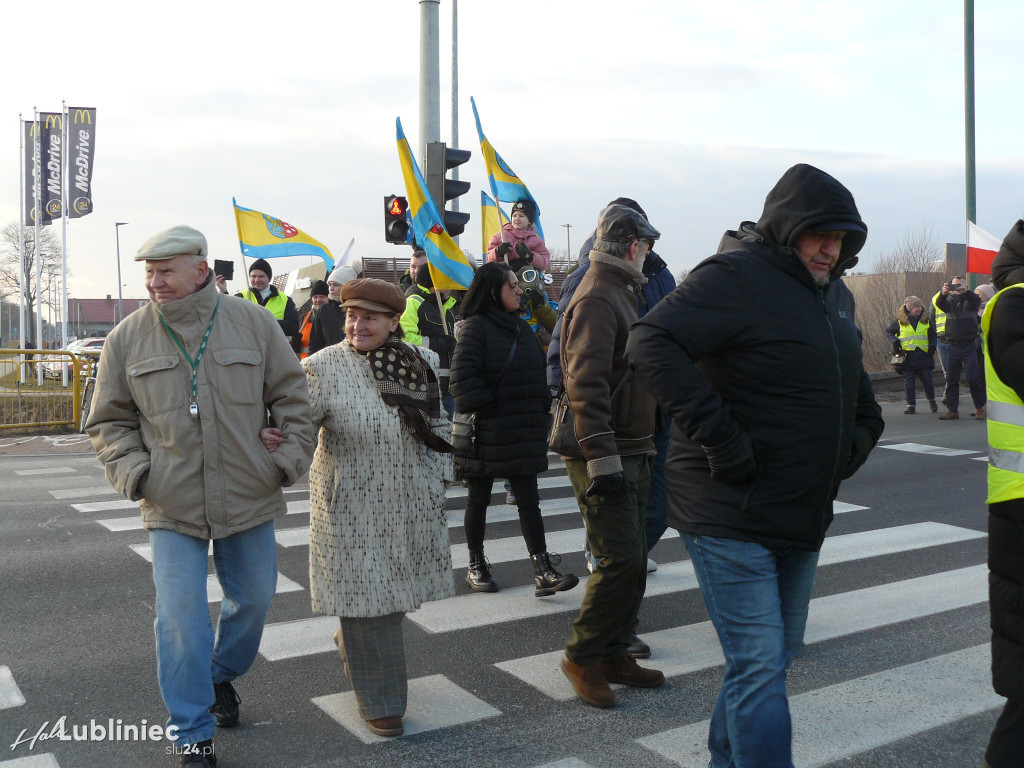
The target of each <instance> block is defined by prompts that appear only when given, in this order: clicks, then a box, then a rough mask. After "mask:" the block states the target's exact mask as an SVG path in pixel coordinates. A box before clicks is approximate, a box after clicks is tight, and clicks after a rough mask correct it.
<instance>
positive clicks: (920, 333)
mask: <svg viewBox="0 0 1024 768" xmlns="http://www.w3.org/2000/svg"><path fill="white" fill-rule="evenodd" d="M900 346H901V347H903V349H904V350H905V351H907V352H909V351H910V350H912V349H920V350H921V351H922V352H927V351H928V321H927V320H924V319H921V320H918V322H917V328H914V327H913V326H912V325H904V324H903V323H900Z"/></svg>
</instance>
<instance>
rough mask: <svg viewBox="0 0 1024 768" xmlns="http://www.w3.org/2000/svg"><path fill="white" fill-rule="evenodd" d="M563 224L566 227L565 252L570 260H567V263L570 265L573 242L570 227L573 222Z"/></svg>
mask: <svg viewBox="0 0 1024 768" xmlns="http://www.w3.org/2000/svg"><path fill="white" fill-rule="evenodd" d="M562 226H563V227H565V253H566V255H567V256H568V261H566V265H568V264H569V262H571V261H572V244H571V243H570V242H569V228H570V227H571V226H572V224H563V225H562Z"/></svg>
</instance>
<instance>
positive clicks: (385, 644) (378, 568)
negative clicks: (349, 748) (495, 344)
mask: <svg viewBox="0 0 1024 768" xmlns="http://www.w3.org/2000/svg"><path fill="white" fill-rule="evenodd" d="M342 306H343V307H344V309H345V313H346V315H345V337H346V338H345V340H344V341H342V342H340V343H338V344H335V345H332V346H329V347H326V348H324V349H322V350H320V351H319V352H317V353H316V354H314V355H311V356H310V357H309V358H307V359H306V360H304V361H303V366H304V367H305V369H306V377H307V381H308V383H309V392H310V402H311V405H312V408H313V423H314V424H317V425H319V427H320V437H319V444H318V446H317V449H316V454H315V455H314V456H313V466H312V468H311V469H310V473H309V488H310V537H309V538H310V541H309V573H310V591H311V593H312V598H313V610H314V611H316V612H318V613H322V614H327V615H335V616H339V617H340V619H341V629H340V630H339V631H338V632H336V633H335V636H334V639H335V642H336V643H337V645H338V652H339V653H340V654H341V658H342V660H343V661H344V665H345V674H346V676H347V677H348V679H349V682H350V683H351V685H352V688H353V690H354V692H355V695H356V700H357V702H358V705H359V713H360V715H361V716H362V717H363V719H364V720H366V721H367V726H368V727H369V729H370V730H371V731H372V732H373V733H375V734H377V735H380V736H397V735H399V734H401V733H402V729H403V726H402V717H403V716H404V715H405V708H406V700H407V688H408V677H407V674H406V667H405V653H404V649H403V643H402V628H401V625H402V616H403V615H404V614H405V613H407V612H408V611H412V610H415V609H416V608H418V607H419V605H420V604H421V603H423V602H426V601H428V600H439V599H441V598H445V597H450V596H452V595H453V594H454V593H455V586H454V582H453V579H452V564H451V551H450V548H449V541H448V528H447V525H446V520H445V513H444V502H445V490H444V481H445V480H450V479H451V478H452V459H451V454H450V453H449V451H450V449H451V446H450V445H448V443H447V441H446V438H447V437H449V436H450V433H451V426H450V423H449V422H448V419H447V417H446V416H445V415H444V411H443V410H442V409H441V407H440V405H441V404H440V390H439V388H438V384H437V379H438V371H437V356H436V355H435V354H434V353H433V352H431V351H429V350H426V349H422V348H419V347H413V346H411V345H409V344H406V343H404V342H402V341H400V338H401V327H400V325H399V319H400V316H401V313H402V311H403V310H404V308H405V297H404V296H403V295H402V293H401V292H400V291H399V290H398V288H396V287H395V286H393V285H391V284H390V283H386V282H384V281H383V280H372V279H361V280H353V281H352V282H349V283H347V284H346V285H345V287H344V289H343V291H342Z"/></svg>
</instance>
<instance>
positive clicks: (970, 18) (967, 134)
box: [964, 0, 978, 290]
mask: <svg viewBox="0 0 1024 768" xmlns="http://www.w3.org/2000/svg"><path fill="white" fill-rule="evenodd" d="M964 142H965V147H964V155H965V156H964V171H965V176H966V178H965V182H966V187H967V221H968V222H973V223H975V224H977V223H978V201H977V194H978V192H977V189H978V178H977V170H976V167H975V151H974V0H964ZM964 229H965V230H967V233H966V235H965V238H964V242H965V243H967V245H968V246H970V236H969V232H970V226H969V225H968V224H967V222H964ZM977 282H978V278H977V276H975V275H973V274H968V275H967V285H968V286H969V287H970V288H971V289H972V290H973V289H974V288H976V287H977Z"/></svg>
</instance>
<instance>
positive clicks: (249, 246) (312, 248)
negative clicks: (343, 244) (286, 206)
mask: <svg viewBox="0 0 1024 768" xmlns="http://www.w3.org/2000/svg"><path fill="white" fill-rule="evenodd" d="M231 204H232V205H233V206H234V207H235V224H236V225H238V244H239V245H240V246H241V247H242V253H244V254H245V255H246V256H249V257H251V258H253V259H276V258H279V257H281V256H319V257H320V258H321V259H323V260H324V264H326V265H327V274H330V273H331V271H332V270H333V269H334V257H333V256H331V252H330V251H329V250H328V249H327V246H326V245H324V244H323V243H321V242H320V241H319V240H316V239H314V238H312V237H310V236H309V235H307V234H306V233H305V232H303V231H302V230H300V229H296V228H295V227H293V226H292V225H291V224H289V223H288V222H287V221H281V219H275V218H274V217H273V216H268V215H267V214H265V213H260V212H259V211H254V210H252V209H250V208H243V207H242V206H240V205H239V204H238V203H236V202H235V198H231Z"/></svg>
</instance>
